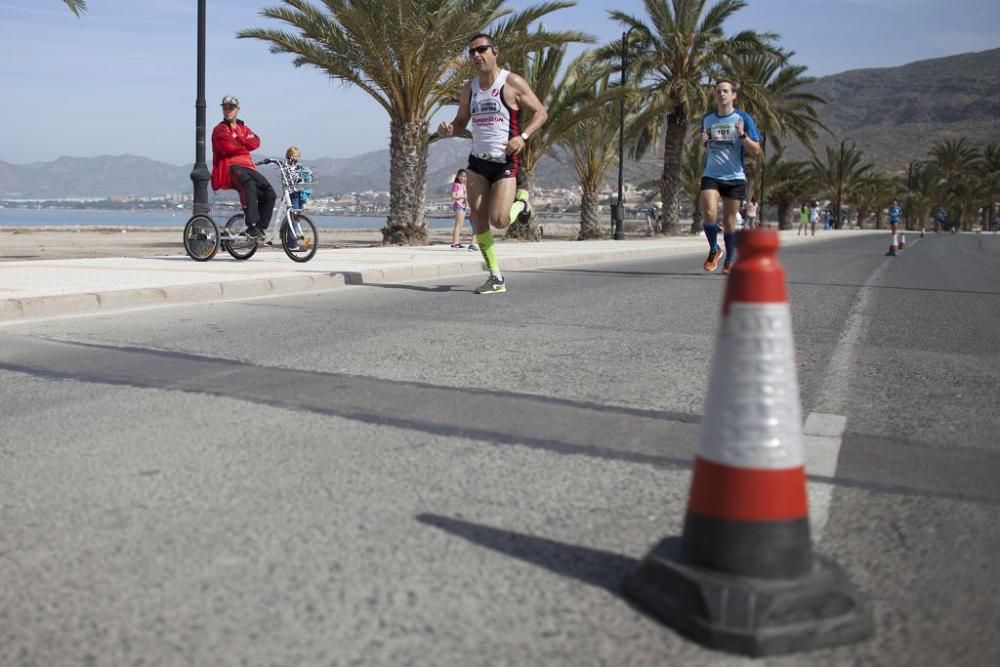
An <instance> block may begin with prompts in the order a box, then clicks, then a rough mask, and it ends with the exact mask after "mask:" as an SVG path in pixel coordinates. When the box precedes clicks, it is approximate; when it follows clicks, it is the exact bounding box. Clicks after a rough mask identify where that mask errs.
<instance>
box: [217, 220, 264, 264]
mask: <svg viewBox="0 0 1000 667" xmlns="http://www.w3.org/2000/svg"><path fill="white" fill-rule="evenodd" d="M225 237H226V240H225V241H223V242H222V247H223V248H225V249H226V252H228V253H229V254H230V255H232V257H233V259H241V260H242V259H250V258H251V257H253V254H254V253H255V252H257V239H255V238H253V237H252V236H247V224H246V220H245V219H244V217H243V214H242V213H237V214H236V215H234V216H233V217H231V218H229V220H227V221H226V231H225Z"/></svg>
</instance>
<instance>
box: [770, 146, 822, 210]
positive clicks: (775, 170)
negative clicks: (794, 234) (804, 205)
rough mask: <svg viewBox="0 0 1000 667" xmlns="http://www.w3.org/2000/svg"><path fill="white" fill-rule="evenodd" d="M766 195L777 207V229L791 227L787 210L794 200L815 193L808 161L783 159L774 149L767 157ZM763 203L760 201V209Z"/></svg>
mask: <svg viewBox="0 0 1000 667" xmlns="http://www.w3.org/2000/svg"><path fill="white" fill-rule="evenodd" d="M766 165H767V180H768V186H767V197H768V200H769V201H770V202H771V203H773V204H774V205H775V206H777V207H778V229H791V227H792V221H791V220H790V219H789V217H788V216H789V211H791V210H792V206H793V205H794V204H795V203H796V202H800V201H803V200H805V199H807V198H809V197H810V196H811V195H814V194H815V192H814V191H815V188H816V186H815V185H814V183H813V181H812V179H811V177H810V170H811V165H810V164H809V163H808V162H799V161H797V160H785V159H784V156H783V155H782V153H781V152H779V151H776V152H774V153H772V154H771V156H770V157H769V158H767V162H766ZM763 208H764V205H763V202H762V203H761V211H763Z"/></svg>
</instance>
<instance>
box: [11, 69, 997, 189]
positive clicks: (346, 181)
mask: <svg viewBox="0 0 1000 667" xmlns="http://www.w3.org/2000/svg"><path fill="white" fill-rule="evenodd" d="M809 90H810V92H814V93H816V94H817V95H819V96H821V97H822V98H824V99H825V100H826V104H822V105H820V106H819V109H818V111H819V115H820V118H821V120H822V122H823V123H824V125H826V126H827V127H828V128H829V129H830V130H831V132H832V133H833V134H832V135H827V134H825V133H824V134H823V135H822V136H821V137H820V138H819V140H817V142H816V149H817V152H818V153H819V154H821V155H822V153H823V147H824V146H834V147H836V146H839V143H840V141H841V140H845V139H848V138H850V139H853V140H854V142H855V145H856V146H857V147H858V148H859V149H861V150H863V151H864V153H865V156H866V158H867V159H868V160H871V161H873V162H874V163H875V164H876V166H877V167H878V168H879V169H882V170H886V171H896V172H899V171H905V169H906V166H907V164H908V163H909V162H910V161H911V160H914V159H922V158H926V156H927V151H928V149H929V148H930V146H931V144H933V143H934V142H935V141H939V140H943V139H950V138H958V137H967V138H968V140H969V141H970V142H971V144H972V145H974V146H983V145H986V144H988V143H997V142H1000V49H992V50H989V51H982V52H978V53H964V54H959V55H955V56H949V57H945V58H935V59H932V60H922V61H918V62H914V63H910V64H908V65H903V66H900V67H889V68H880V69H862V70H851V71H848V72H842V73H840V74H834V75H831V76H825V77H822V78H819V79H817V80H816V82H815V83H814V84H813V85H812V86H810V89H809ZM468 143H469V142H468V141H467V140H457V139H450V140H446V141H440V142H436V143H434V144H432V145H431V146H430V150H429V156H428V165H427V183H428V192H429V194H430V195H431V196H432V197H434V196H440V195H443V194H444V193H445V192H446V188H447V187H448V184H450V183H451V180H452V177H453V176H454V173H455V170H456V169H457V168H458V167H461V166H464V163H465V157H466V155H467V154H468V150H469V146H468ZM787 154H788V156H789V157H792V158H797V159H805V158H807V157H808V152H807V150H806V149H805V148H804V147H802V146H801V145H799V144H797V143H795V142H789V143H788V146H787ZM661 159H662V157H661V155H658V154H655V153H651V154H650V155H649V156H647V158H645V159H644V160H642V161H641V162H627V163H626V167H625V172H626V180H628V181H630V182H641V181H646V180H650V179H654V178H657V177H658V176H659V174H660V171H661V169H662V166H661V165H662V161H661ZM308 164H309V165H310V166H311V167H312V168H313V171H314V173H315V176H316V181H317V184H316V187H315V188H314V189H315V190H316V192H317V194H326V193H331V194H336V193H343V192H363V191H367V190H375V191H385V190H388V189H389V151H388V149H385V150H380V151H373V152H370V153H365V154H363V155H358V156H355V157H350V158H320V159H315V160H309V161H308ZM190 173H191V165H190V164H188V165H183V166H176V165H171V164H167V163H165V162H158V161H156V160H151V159H149V158H145V157H140V156H136V155H113V156H112V155H104V156H99V157H92V158H80V157H65V156H64V157H60V158H58V159H56V160H53V161H51V162H35V163H30V164H11V163H8V162H3V161H0V197H8V198H17V197H20V198H64V197H110V196H116V195H135V196H143V197H148V196H158V195H163V194H166V193H183V192H190V191H191V187H192V186H191V179H190ZM265 173H267V172H266V171H265ZM271 176H273V175H271ZM615 176H616V172H614V170H613V173H609V174H608V177H609V183H611V182H613V181H614V179H615ZM536 177H537V180H538V183H539V185H541V186H542V187H548V188H552V187H572V186H573V185H574V184H575V180H574V177H573V174H572V173H571V171H570V170H569V169H568V168H566V167H565V166H563V165H562V164H561V163H559V162H558V161H556V160H554V159H551V158H548V157H546V158H543V159H542V161H541V162H540V164H539V166H538V169H537V173H536Z"/></svg>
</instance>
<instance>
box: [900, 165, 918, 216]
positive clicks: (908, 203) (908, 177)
mask: <svg viewBox="0 0 1000 667" xmlns="http://www.w3.org/2000/svg"><path fill="white" fill-rule="evenodd" d="M914 162H916V160H911V161H910V168H909V169H908V170H907V171H906V222H905V223H904V224H903V229H910V207H911V206H912V205H913V197H912V195H911V190H912V185H911V183H912V181H913V163H914Z"/></svg>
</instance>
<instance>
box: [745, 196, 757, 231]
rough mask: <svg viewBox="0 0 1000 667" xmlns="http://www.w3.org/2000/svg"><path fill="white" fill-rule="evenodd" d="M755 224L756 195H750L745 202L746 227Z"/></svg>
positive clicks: (754, 225)
mask: <svg viewBox="0 0 1000 667" xmlns="http://www.w3.org/2000/svg"><path fill="white" fill-rule="evenodd" d="M756 226H757V195H754V196H752V197H750V201H749V202H747V229H753V228H754V227H756Z"/></svg>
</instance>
